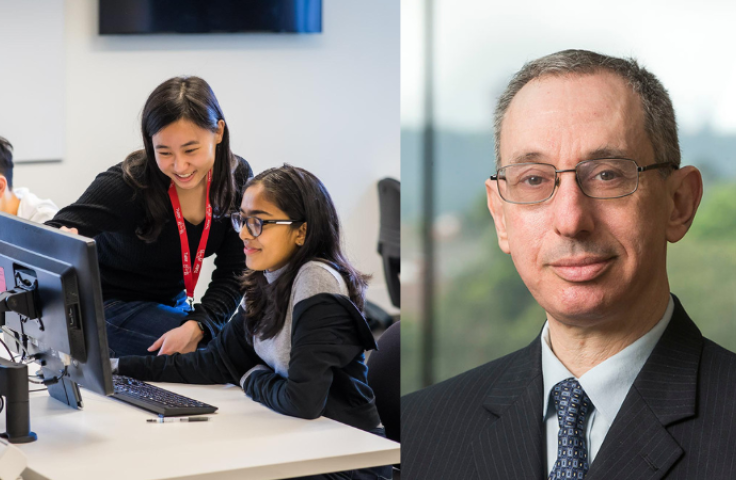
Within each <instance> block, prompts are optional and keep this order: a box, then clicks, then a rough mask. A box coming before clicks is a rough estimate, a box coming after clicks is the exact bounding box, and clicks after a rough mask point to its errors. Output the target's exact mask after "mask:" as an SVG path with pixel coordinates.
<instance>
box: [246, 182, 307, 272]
mask: <svg viewBox="0 0 736 480" xmlns="http://www.w3.org/2000/svg"><path fill="white" fill-rule="evenodd" d="M263 192H264V188H263V185H262V184H260V183H256V184H255V185H252V186H250V187H248V188H247V189H246V190H245V193H244V194H243V201H242V202H241V204H240V212H241V214H242V215H243V216H249V217H257V218H260V219H261V220H299V219H292V218H289V216H288V215H287V214H286V213H285V212H283V211H282V210H281V209H279V208H278V207H277V206H276V205H275V204H274V203H272V202H270V201H269V200H267V199H266V196H265V195H264V193H263ZM306 231H307V224H306V223H303V224H300V226H299V227H297V228H292V226H291V225H277V224H265V225H263V230H262V231H261V234H260V235H259V236H258V237H257V238H254V237H253V236H252V235H251V234H250V232H249V231H248V229H247V228H246V227H243V229H242V230H241V231H240V239H241V240H242V241H243V245H244V247H245V248H244V251H245V265H246V266H247V267H248V268H249V269H250V270H258V271H263V270H269V271H273V270H278V269H279V268H281V267H283V266H284V265H286V264H287V263H289V260H290V259H291V257H293V256H294V254H295V253H296V251H297V249H298V248H300V246H301V245H303V244H304V238H305V235H306Z"/></svg>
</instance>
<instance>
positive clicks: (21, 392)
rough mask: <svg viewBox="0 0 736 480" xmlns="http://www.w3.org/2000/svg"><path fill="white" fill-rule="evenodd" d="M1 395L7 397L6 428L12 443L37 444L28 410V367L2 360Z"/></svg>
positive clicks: (3, 435)
mask: <svg viewBox="0 0 736 480" xmlns="http://www.w3.org/2000/svg"><path fill="white" fill-rule="evenodd" d="M0 395H2V396H3V397H5V428H6V431H5V432H3V433H0V437H2V438H5V439H7V440H8V441H9V442H10V443H30V442H35V441H36V440H37V439H38V437H36V434H35V433H33V432H32V431H31V418H30V414H29V409H28V366H27V365H22V364H18V363H13V362H11V361H10V360H6V359H4V358H0Z"/></svg>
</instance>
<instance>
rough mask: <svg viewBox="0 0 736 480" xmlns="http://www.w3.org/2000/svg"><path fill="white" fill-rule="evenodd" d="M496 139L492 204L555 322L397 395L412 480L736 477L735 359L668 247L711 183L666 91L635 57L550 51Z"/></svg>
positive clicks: (519, 80)
mask: <svg viewBox="0 0 736 480" xmlns="http://www.w3.org/2000/svg"><path fill="white" fill-rule="evenodd" d="M495 134H496V137H495V139H496V168H497V173H496V175H493V176H492V177H491V178H490V179H489V180H487V181H486V190H487V195H488V207H489V209H490V212H491V215H492V216H493V221H494V224H495V227H496V233H497V236H498V243H499V246H500V248H501V250H502V251H503V252H505V253H507V254H510V255H511V258H512V259H513V261H514V266H515V267H516V270H517V271H518V272H519V275H520V276H521V278H522V280H523V281H524V283H525V284H526V286H527V288H528V289H529V291H530V292H531V294H532V295H533V296H534V298H535V300H536V301H537V302H538V303H539V305H540V306H541V307H542V308H543V309H544V310H545V312H546V323H544V325H543V328H542V329H541V333H539V334H538V335H537V337H536V338H535V339H534V340H533V341H532V343H531V344H530V345H529V346H528V347H526V348H524V349H522V350H519V351H517V352H514V353H512V354H510V355H507V356H505V357H503V358H500V359H498V360H495V361H492V362H490V363H488V364H486V365H482V366H480V367H478V368H475V369H473V370H470V371H468V372H465V373H463V374H461V375H458V376H457V377H455V378H452V379H450V380H447V381H444V382H441V383H439V384H437V385H434V386H431V387H429V388H426V389H424V390H421V391H419V392H415V393H413V394H411V395H408V396H406V397H404V398H403V399H402V415H401V420H402V431H401V433H402V440H403V442H402V452H401V453H402V474H403V476H404V478H405V479H408V480H413V479H421V480H431V479H442V480H446V479H449V478H453V479H454V478H458V479H460V478H461V479H464V480H473V479H504V480H506V479H512V478H513V479H525V480H532V479H544V478H547V479H569V478H574V479H578V480H580V479H585V480H603V479H606V480H607V479H668V480H674V479H678V480H699V479H702V480H731V479H733V478H736V401H734V399H735V398H736V354H734V353H732V352H729V351H727V350H725V349H723V348H722V347H720V346H718V345H717V344H716V343H714V342H712V341H710V340H708V339H705V338H703V336H702V335H701V333H700V331H699V330H698V327H697V326H696V325H695V323H694V322H693V321H692V320H691V319H690V317H689V316H688V314H687V313H686V312H685V309H684V307H683V306H682V304H681V303H680V301H679V300H678V299H677V297H675V296H674V295H673V294H672V293H670V286H669V281H668V276H667V243H668V242H672V243H674V242H677V241H679V240H680V239H682V238H683V237H684V236H685V234H686V233H687V231H688V229H689V228H690V225H692V222H693V219H694V218H695V213H696V211H697V209H698V206H699V204H700V199H701V196H702V192H703V184H702V180H701V176H700V172H698V170H697V169H696V168H695V167H692V166H681V165H680V149H679V144H678V139H677V125H676V122H675V112H674V109H673V107H672V102H671V101H670V98H669V95H668V94H667V91H666V90H665V88H664V86H663V85H662V83H660V81H659V80H658V79H657V78H656V77H655V76H654V75H653V74H652V73H650V72H649V71H647V70H646V69H645V68H643V67H641V66H639V65H638V64H637V62H636V61H634V60H629V59H620V58H614V57H610V56H606V55H601V54H597V53H594V52H589V51H584V50H567V51H563V52H558V53H554V54H551V55H548V56H546V57H543V58H540V59H537V60H534V61H532V62H530V63H528V64H526V65H525V66H524V67H523V68H522V69H521V70H520V71H519V72H518V73H517V74H516V75H515V76H514V77H513V78H512V80H511V82H510V83H509V85H508V87H507V89H506V91H505V93H504V94H503V95H502V96H501V98H500V100H499V103H498V106H497V108H496V114H495ZM509 301H513V299H509ZM488 314H489V315H493V312H492V311H489V312H488ZM540 320H542V319H540ZM728 321H731V319H728ZM540 323H541V322H540ZM530 333H532V332H530Z"/></svg>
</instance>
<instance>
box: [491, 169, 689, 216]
mask: <svg viewBox="0 0 736 480" xmlns="http://www.w3.org/2000/svg"><path fill="white" fill-rule="evenodd" d="M612 160H616V161H625V162H631V163H633V164H634V165H636V184H635V185H634V188H633V190H631V191H630V192H627V193H623V194H620V195H613V196H596V195H590V194H589V193H588V192H586V191H585V187H584V186H583V185H582V183H581V182H580V175H579V173H580V170H579V169H580V167H581V166H588V165H590V164H591V163H596V164H598V163H601V164H602V163H603V162H610V161H612ZM529 165H543V166H545V167H552V168H554V171H555V180H554V186H553V187H552V191H551V192H550V194H549V195H548V196H547V197H545V198H543V199H540V200H535V201H531V202H518V201H514V200H509V199H508V198H506V197H505V196H504V194H503V193H502V191H501V187H500V186H499V176H501V179H502V180H503V179H504V177H503V173H504V172H505V171H506V170H507V169H509V168H514V167H519V166H529ZM659 168H674V169H677V168H678V167H677V165H675V164H674V163H672V162H658V163H653V164H651V165H646V166H643V167H641V166H639V164H638V163H636V161H635V160H631V159H630V158H597V159H593V160H584V161H582V162H580V163H578V164H577V165H575V168H570V169H565V170H557V167H556V166H555V165H552V164H549V163H542V162H526V163H514V164H511V165H506V166H505V167H501V168H499V169H498V171H497V172H496V174H495V175H491V177H490V178H491V180H492V181H495V182H496V189H497V190H498V194H499V196H500V197H501V198H502V199H503V200H504V201H506V202H508V203H514V204H517V205H534V204H537V203H542V202H546V201H547V200H549V199H550V198H552V197H553V196H554V194H555V192H556V191H557V187H559V185H560V174H561V173H568V172H575V182H576V183H577V184H578V187H579V188H580V191H581V192H583V195H585V196H586V197H590V198H598V199H612V198H621V197H626V196H628V195H631V194H633V193H634V192H636V191H637V190H638V189H639V176H640V175H641V173H642V172H647V171H649V170H655V169H659Z"/></svg>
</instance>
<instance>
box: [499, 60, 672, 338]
mask: <svg viewBox="0 0 736 480" xmlns="http://www.w3.org/2000/svg"><path fill="white" fill-rule="evenodd" d="M611 157H619V158H629V159H632V160H635V161H636V162H637V163H638V164H639V165H640V166H644V165H649V164H651V163H654V152H653V149H652V145H651V142H650V141H649V138H648V136H647V134H646V132H645V129H644V112H643V110H642V107H641V104H640V101H639V98H638V97H637V96H636V94H635V93H633V92H632V91H631V88H630V87H628V86H627V85H626V84H625V83H624V81H623V80H622V79H621V78H620V77H618V76H616V75H614V74H611V73H607V72H600V73H595V74H588V75H565V76H546V77H542V78H539V79H536V80H532V81H531V82H529V83H528V84H527V85H525V86H524V87H523V88H522V89H521V90H520V91H519V93H518V94H517V95H516V97H515V98H514V99H513V101H512V102H511V105H510V106H509V109H508V111H507V113H506V116H505V118H504V121H503V124H502V129H501V136H500V158H501V166H504V165H508V164H510V163H520V162H541V163H549V164H552V165H555V166H556V168H557V169H558V170H563V169H573V168H575V165H576V164H578V163H579V162H581V161H584V160H591V159H595V158H611ZM672 176H673V175H671V176H670V178H668V179H665V178H662V176H661V175H660V173H659V171H654V172H646V173H643V174H641V176H640V181H639V189H638V191H636V192H635V193H634V194H633V195H629V196H626V197H622V198H616V199H606V200H602V199H593V198H589V197H586V196H585V195H584V194H583V193H582V192H581V190H580V188H579V187H578V185H577V183H576V182H575V174H574V173H562V174H560V184H559V187H558V189H557V191H556V192H555V194H554V196H553V197H552V198H551V199H549V200H547V201H545V202H543V203H540V204H536V205H514V204H510V203H507V202H504V201H503V200H502V199H501V198H500V197H499V195H498V190H497V187H496V185H495V184H494V183H495V182H491V181H487V182H486V188H487V192H488V200H489V201H488V203H489V208H490V210H491V213H492V215H493V217H494V221H495V225H496V229H497V233H498V238H499V245H500V247H501V249H502V250H503V251H504V252H506V253H510V254H511V256H512V259H513V261H514V265H515V266H516V268H517V270H518V272H519V274H520V275H521V278H522V279H523V280H524V283H525V284H526V286H527V287H528V288H529V290H530V291H531V293H532V295H533V296H534V298H535V299H536V300H537V302H538V303H539V304H540V305H541V306H542V307H543V308H544V309H545V310H546V311H547V313H548V315H551V316H552V317H553V318H555V319H557V320H559V321H561V322H564V323H570V324H575V325H591V322H592V323H595V322H603V321H605V320H606V319H610V318H614V317H616V315H617V314H619V315H620V314H622V312H625V311H629V312H631V311H632V309H633V311H636V308H637V306H646V304H647V302H649V303H656V302H661V299H662V298H663V295H665V294H666V293H667V292H669V285H668V283H667V272H666V244H667V239H668V235H669V234H670V233H671V232H669V231H668V221H669V219H670V216H671V203H672V202H671V198H670V196H669V195H668V194H667V193H668V191H669V187H668V182H669V181H670V180H671V178H672ZM683 235H684V232H683ZM678 239H679V238H678ZM645 310H646V308H645Z"/></svg>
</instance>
